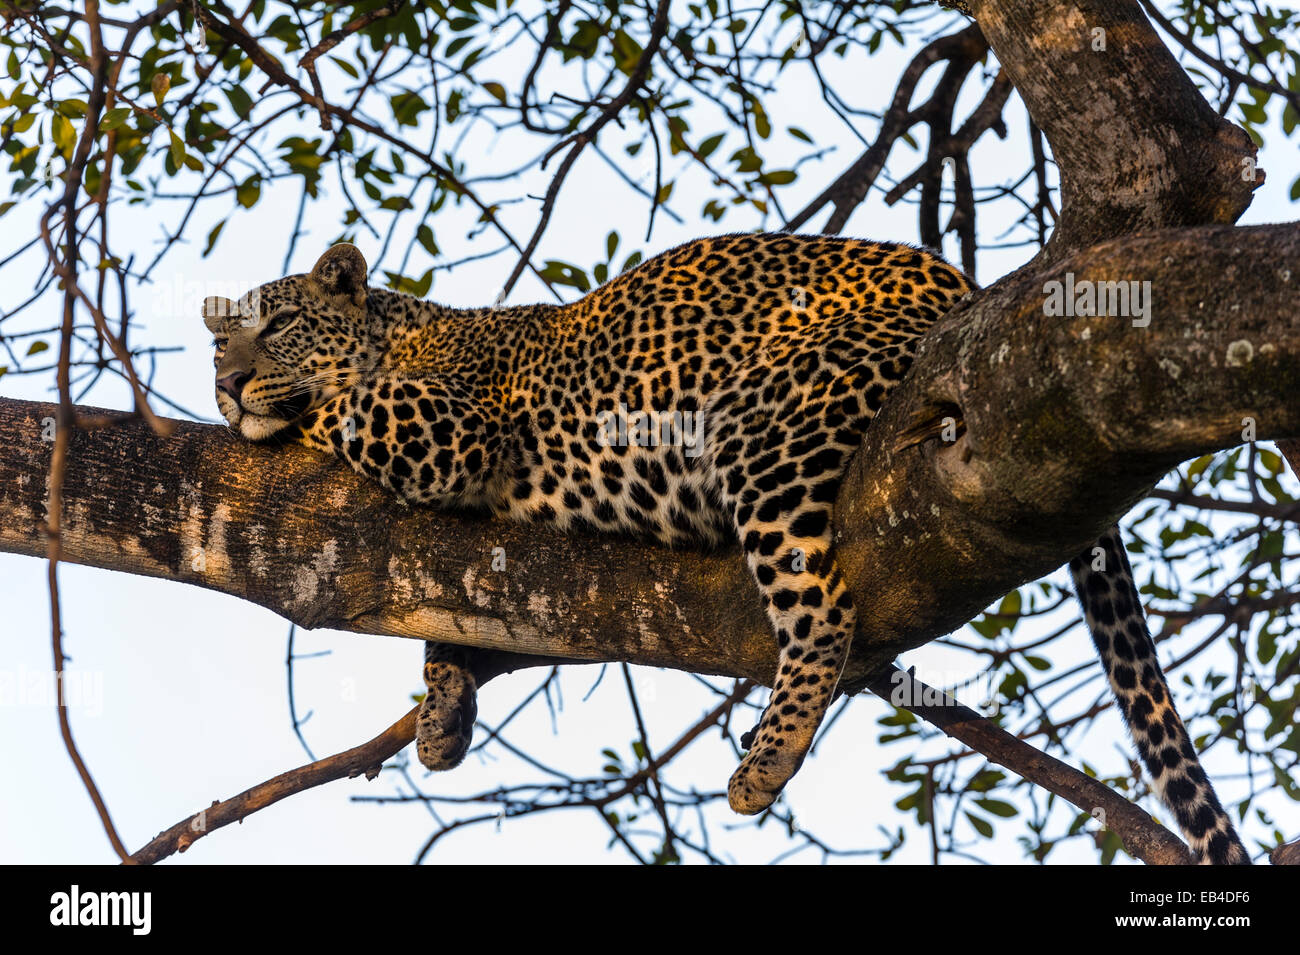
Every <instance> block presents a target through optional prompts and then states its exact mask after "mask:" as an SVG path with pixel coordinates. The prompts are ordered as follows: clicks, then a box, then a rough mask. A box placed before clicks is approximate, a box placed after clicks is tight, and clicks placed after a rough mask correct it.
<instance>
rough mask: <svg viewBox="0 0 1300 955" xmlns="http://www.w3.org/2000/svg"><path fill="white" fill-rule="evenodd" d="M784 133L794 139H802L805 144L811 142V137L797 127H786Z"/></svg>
mask: <svg viewBox="0 0 1300 955" xmlns="http://www.w3.org/2000/svg"><path fill="white" fill-rule="evenodd" d="M786 132H788V133H789V134H790V135H791V136H793V137H794V138H795V139H802V140H803V141H804V142H805V143H811V142H812V141H813V139H812V137H811V136H809V135H808V134H807V133H805V132H804V131H803V130H802V129H800V128H799V127H798V126H790V127H787V129H786Z"/></svg>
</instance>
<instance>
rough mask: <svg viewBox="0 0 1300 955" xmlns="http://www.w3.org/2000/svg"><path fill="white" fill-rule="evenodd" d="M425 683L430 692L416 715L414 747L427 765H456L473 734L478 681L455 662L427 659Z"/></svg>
mask: <svg viewBox="0 0 1300 955" xmlns="http://www.w3.org/2000/svg"><path fill="white" fill-rule="evenodd" d="M424 683H425V686H426V687H428V692H427V693H426V694H425V697H424V702H423V703H421V704H420V712H419V713H418V714H417V715H416V718H415V751H416V753H417V755H418V756H419V757H420V762H421V763H423V764H424V765H425V766H426V767H427V768H428V769H431V770H433V771H435V772H438V771H440V770H446V769H454V768H455V767H457V766H459V765H460V763H461V760H463V759H464V758H465V754H466V753H467V752H469V744H470V741H471V740H472V739H473V736H474V720H475V719H476V718H477V717H478V702H477V700H476V695H477V693H478V685H477V684H476V683H475V682H474V676H473V674H471V673H470V672H469V671H468V670H466V669H464V668H463V667H460V666H457V665H456V664H454V663H426V664H425V665H424Z"/></svg>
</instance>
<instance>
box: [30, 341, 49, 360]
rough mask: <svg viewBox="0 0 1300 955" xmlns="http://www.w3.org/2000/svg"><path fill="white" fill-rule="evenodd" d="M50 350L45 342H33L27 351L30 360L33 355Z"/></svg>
mask: <svg viewBox="0 0 1300 955" xmlns="http://www.w3.org/2000/svg"><path fill="white" fill-rule="evenodd" d="M49 349H50V346H49V345H47V344H45V342H32V343H31V345H30V346H29V347H28V349H27V356H28V357H29V358H30V357H31V356H32V355H39V354H40V353H41V352H43V351H49Z"/></svg>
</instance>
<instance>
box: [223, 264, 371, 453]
mask: <svg viewBox="0 0 1300 955" xmlns="http://www.w3.org/2000/svg"><path fill="white" fill-rule="evenodd" d="M368 296H369V289H368V288H367V286H366V260H365V258H364V257H363V256H362V254H361V252H360V251H359V250H358V249H357V247H356V246H353V245H348V244H346V243H341V244H339V245H335V246H332V247H331V248H329V249H328V250H326V252H325V254H324V255H322V256H321V257H320V259H319V260H318V261H317V262H316V265H315V266H314V267H313V268H312V270H311V272H310V273H308V274H306V275H290V276H287V277H285V278H282V279H276V280H275V281H273V282H267V283H266V284H265V285H260V286H258V287H257V288H255V289H253V290H252V291H251V292H249V293H248V294H247V295H245V296H244V297H243V298H241V299H239V301H233V300H231V299H228V298H208V299H205V300H204V302H203V323H204V324H205V325H207V327H208V330H209V331H210V332H212V335H213V339H214V341H213V344H214V346H215V347H216V355H215V357H214V358H213V364H214V365H215V366H216V392H217V407H218V408H219V409H220V410H221V415H222V417H224V418H225V419H226V421H227V422H228V423H229V424H230V426H231V427H232V428H234V429H235V430H237V431H238V432H239V433H240V434H241V435H243V436H244V437H245V438H247V439H248V440H250V441H265V440H268V439H270V438H273V437H275V436H276V435H279V434H280V433H281V432H283V431H284V430H285V429H286V428H288V427H290V426H291V425H292V424H293V423H294V422H295V421H297V420H298V419H299V418H301V417H302V416H303V415H304V414H306V413H307V412H308V411H310V410H312V409H313V408H315V407H317V406H318V405H320V404H321V403H322V402H325V401H328V400H329V399H330V398H332V397H334V396H335V395H337V394H338V393H339V392H340V391H343V390H345V389H347V388H349V387H350V386H351V385H352V384H353V383H355V381H356V380H357V378H358V377H359V376H360V374H361V373H362V372H363V371H364V370H365V366H366V364H367V361H368V357H367V347H366V343H367V339H368V335H367V329H368V324H369V323H368V308H367V300H368Z"/></svg>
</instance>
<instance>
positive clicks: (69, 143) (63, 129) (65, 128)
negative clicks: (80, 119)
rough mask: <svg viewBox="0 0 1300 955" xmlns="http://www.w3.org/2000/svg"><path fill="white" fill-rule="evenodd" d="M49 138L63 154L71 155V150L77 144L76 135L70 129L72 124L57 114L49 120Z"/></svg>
mask: <svg viewBox="0 0 1300 955" xmlns="http://www.w3.org/2000/svg"><path fill="white" fill-rule="evenodd" d="M50 136H51V137H52V138H53V140H54V145H56V146H58V147H59V149H60V150H62V151H63V152H64V153H71V152H72V148H73V147H74V146H75V145H76V144H77V133H76V131H75V130H74V129H73V128H72V124H71V123H70V122H68V120H67V118H66V117H64V116H61V115H60V114H58V113H55V114H54V115H53V116H52V117H51V118H50Z"/></svg>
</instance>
